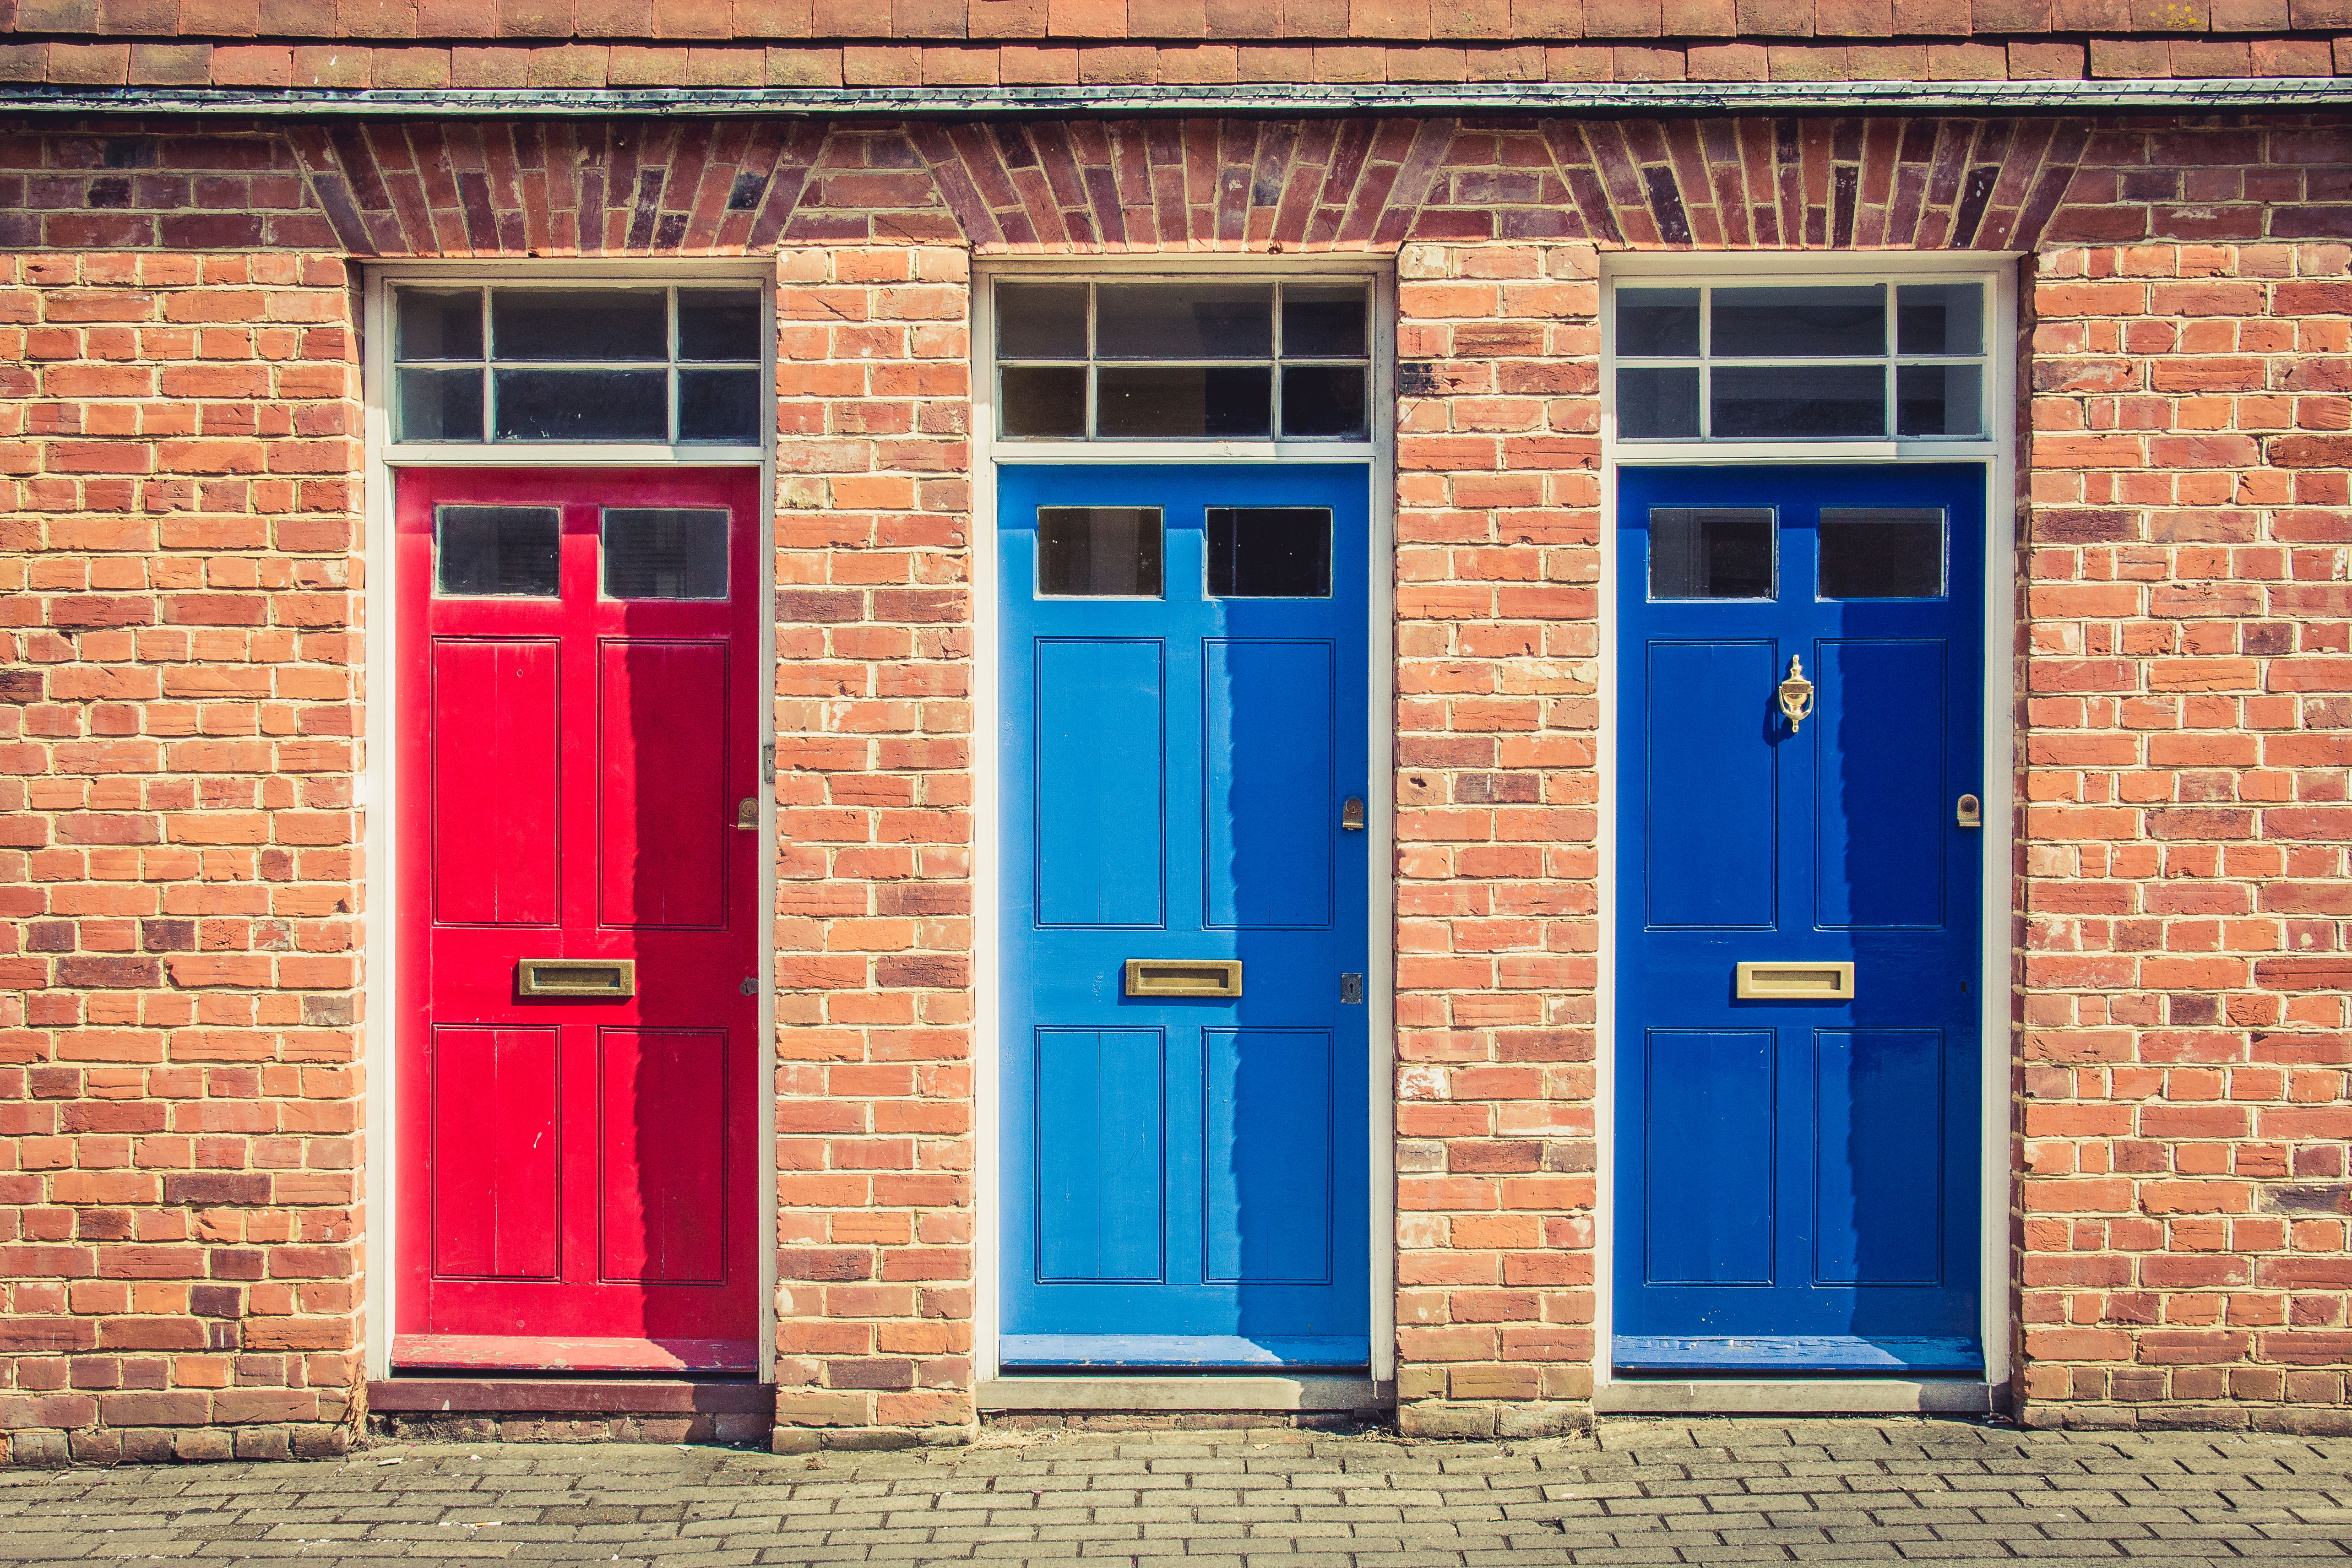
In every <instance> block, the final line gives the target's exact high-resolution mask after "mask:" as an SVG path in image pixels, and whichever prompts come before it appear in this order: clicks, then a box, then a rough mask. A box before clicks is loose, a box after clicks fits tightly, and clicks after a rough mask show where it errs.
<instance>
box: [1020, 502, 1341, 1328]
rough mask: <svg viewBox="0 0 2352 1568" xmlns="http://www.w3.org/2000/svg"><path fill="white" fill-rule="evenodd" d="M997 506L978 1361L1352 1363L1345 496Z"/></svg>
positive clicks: (1037, 503) (1047, 503) (1031, 503)
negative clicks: (995, 973) (991, 992)
mask: <svg viewBox="0 0 2352 1568" xmlns="http://www.w3.org/2000/svg"><path fill="white" fill-rule="evenodd" d="M998 484H999V488H998V513H997V515H998V528H999V543H1000V547H1001V548H1000V551H999V559H1000V560H1001V561H1002V563H1003V589H1002V594H1003V600H1002V602H1003V617H1004V625H1003V646H1002V653H1001V657H1002V664H1001V670H1002V674H1001V685H1002V690H1003V715H1004V723H1003V733H1002V736H1001V746H1002V748H1003V749H1002V758H1003V779H1004V793H1003V811H1002V821H1003V876H1002V886H1003V951H1004V970H1003V976H1004V989H1003V1063H1004V1077H1003V1130H1004V1134H1005V1135H1004V1166H1003V1186H1004V1192H1005V1203H1004V1207H1003V1217H1004V1229H1003V1241H1004V1253H1003V1264H1004V1266H1003V1301H1002V1306H1003V1335H1002V1337H1001V1340H1000V1357H1001V1360H1002V1361H1003V1364H1004V1365H1005V1366H1006V1367H1008V1368H1011V1369H1022V1368H1029V1369H1037V1368H1046V1367H1056V1366H1104V1365H1147V1366H1194V1367H1228V1366H1253V1365H1261V1366H1262V1365H1290V1366H1321V1367H1360V1366H1363V1365H1364V1364H1366V1362H1367V1360H1368V1358H1369V1354H1370V1344H1369V1339H1368V1334H1369V1324H1370V1302H1369V1299H1368V1298H1369V1281H1368V1279H1367V1275H1366V1271H1365V1270H1366V1259H1367V1243H1366V1235H1367V1217H1366V1211H1365V1204H1366V1201H1367V1174H1366V1173H1367V1166H1366V1159H1365V1155H1366V1115H1367V1109H1368V1103H1367V1098H1366V1096H1367V1092H1368V1081H1369V1062H1368V1059H1367V1055H1366V1051H1367V1046H1368V1032H1367V1029H1366V1024H1365V1012H1366V1009H1365V1007H1364V1004H1363V1001H1362V984H1363V981H1362V975H1363V971H1364V968H1365V962H1364V954H1365V950H1366V949H1365V929H1366V928H1365V920H1366V909H1365V900H1366V895H1367V887H1366V880H1365V879H1366V874H1367V870H1368V866H1367V861H1366V856H1365V850H1364V844H1365V841H1366V837H1367V834H1366V832H1365V831H1364V827H1363V821H1364V817H1363V806H1362V802H1363V800H1364V797H1365V795H1366V793H1367V785H1368V783H1369V780H1368V779H1367V777H1366V708H1365V704H1366V667H1365V650H1366V643H1365V638H1366V634H1367V633H1366V605H1365V598H1364V595H1365V583H1366V572H1367V559H1366V551H1367V548H1368V538H1369V536H1368V524H1369V520H1370V518H1369V509H1368V497H1369V493H1370V492H1369V488H1368V480H1367V474H1366V470H1365V469H1363V468H1362V467H1358V466H1340V465H1316V466H1273V465H1266V466H1227V465H1216V466H1209V465H1197V466H1196V465H1152V466H1134V467H1121V466H1109V465H1071V466H1051V467H1046V466H1038V467H1021V466H1008V467H1006V468H1004V469H1003V470H1002V473H1001V477H1000V479H999V482H998Z"/></svg>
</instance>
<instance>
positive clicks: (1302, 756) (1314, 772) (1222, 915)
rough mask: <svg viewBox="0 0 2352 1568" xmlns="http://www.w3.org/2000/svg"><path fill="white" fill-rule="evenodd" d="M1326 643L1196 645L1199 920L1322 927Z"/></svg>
mask: <svg viewBox="0 0 2352 1568" xmlns="http://www.w3.org/2000/svg"><path fill="white" fill-rule="evenodd" d="M1338 689H1339V659H1338V650H1337V649H1335V648H1334V647H1333V646H1332V645H1331V644H1330V643H1307V642H1296V643H1294V642H1274V641H1260V640H1257V639H1254V638H1253V639H1240V638H1218V639H1213V640H1211V641H1209V642H1207V643H1204V644H1203V645H1202V649H1201V712H1202V724H1201V767H1202V794H1201V805H1202V810H1201V817H1202V822H1201V832H1202V846H1201V855H1202V865H1201V873H1202V883H1203V887H1202V904H1203V906H1204V915H1203V918H1202V924H1203V925H1209V926H1213V927H1217V928H1221V929H1224V930H1240V931H1246V930H1254V929H1268V930H1280V929H1285V928H1297V927H1318V926H1326V925H1330V924H1331V872H1332V853H1331V850H1332V845H1331V833H1330V821H1329V815H1330V802H1331V801H1333V800H1337V799H1339V796H1340V795H1341V794H1342V793H1343V791H1341V790H1339V788H1338V780H1337V779H1336V778H1335V777H1334V772H1335V768H1336V763H1337V755H1336V748H1335V747H1334V746H1333V744H1332V740H1333V737H1332V734H1331V730H1332V719H1333V715H1332V712H1331V709H1332V706H1333V704H1332V700H1331V697H1332V694H1334V693H1335V692H1337V691H1338Z"/></svg>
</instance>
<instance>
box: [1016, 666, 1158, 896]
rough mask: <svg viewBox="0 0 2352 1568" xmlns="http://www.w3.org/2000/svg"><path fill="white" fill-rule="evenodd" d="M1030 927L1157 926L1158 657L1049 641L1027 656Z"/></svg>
mask: <svg viewBox="0 0 2352 1568" xmlns="http://www.w3.org/2000/svg"><path fill="white" fill-rule="evenodd" d="M1036 681H1037V687H1036V690H1037V699H1036V702H1037V735H1036V758H1037V760H1036V769H1037V784H1036V789H1035V794H1034V810H1035V812H1036V836H1037V848H1036V854H1035V858H1034V861H1033V862H1032V863H1033V865H1034V868H1035V869H1034V874H1035V876H1036V881H1037V894H1036V897H1037V910H1038V916H1037V918H1038V921H1039V923H1040V924H1041V925H1061V926H1087V925H1160V923H1161V922H1162V921H1163V920H1164V919H1165V918H1166V916H1167V906H1168V897H1167V880H1168V879H1167V862H1166V855H1165V852H1164V850H1163V840H1164V832H1163V823H1164V822H1165V821H1166V816H1167V807H1166V804H1165V800H1166V789H1167V785H1166V779H1167V774H1166V758H1167V745H1166V734H1167V650H1166V648H1164V647H1163V646H1162V645H1161V644H1160V643H1159V642H1157V641H1154V640H1147V639H1140V638H1059V637H1057V638H1050V639H1045V640H1041V641H1040V642H1039V643H1038V644H1037V651H1036Z"/></svg>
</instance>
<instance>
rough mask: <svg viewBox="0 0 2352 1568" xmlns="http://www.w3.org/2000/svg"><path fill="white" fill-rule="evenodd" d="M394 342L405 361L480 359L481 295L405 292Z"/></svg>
mask: <svg viewBox="0 0 2352 1568" xmlns="http://www.w3.org/2000/svg"><path fill="white" fill-rule="evenodd" d="M396 314H397V316H398V319H399V331H398V334H397V341H398V344H399V352H400V357H401V358H402V359H404V360H478V359H480V358H481V357H482V291H481V290H480V289H478V288H463V289H457V290H449V291H445V290H441V289H434V288H404V289H402V290H401V291H400V308H399V310H398V311H397V312H396Z"/></svg>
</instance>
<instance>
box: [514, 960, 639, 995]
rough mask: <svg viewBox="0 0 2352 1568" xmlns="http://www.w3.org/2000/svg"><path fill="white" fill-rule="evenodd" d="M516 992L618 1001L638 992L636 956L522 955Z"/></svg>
mask: <svg viewBox="0 0 2352 1568" xmlns="http://www.w3.org/2000/svg"><path fill="white" fill-rule="evenodd" d="M515 994H516V995H518V996H525V997H570V998H573V999H574V1000H578V1001H608V1002H616V1001H621V1000H624V999H625V998H629V997H634V996H635V995H636V994H637V961H636V960H635V958H518V959H516V960H515Z"/></svg>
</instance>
